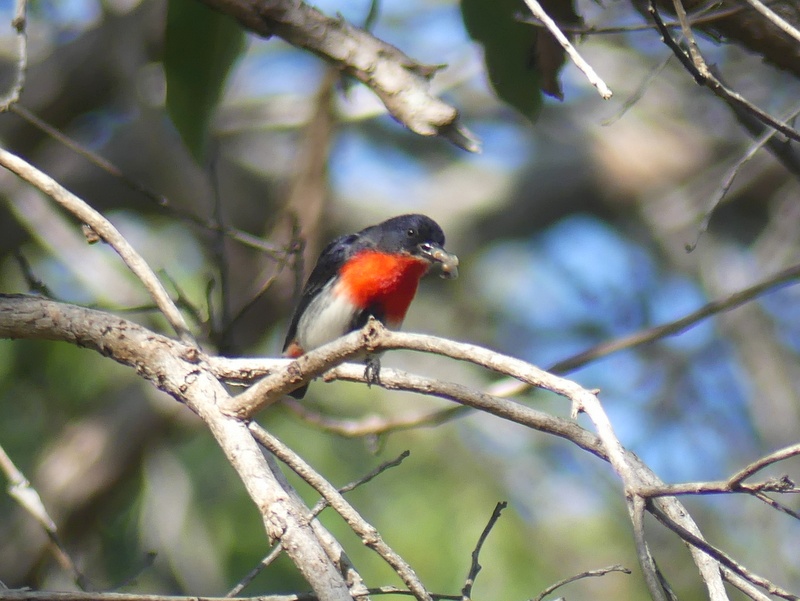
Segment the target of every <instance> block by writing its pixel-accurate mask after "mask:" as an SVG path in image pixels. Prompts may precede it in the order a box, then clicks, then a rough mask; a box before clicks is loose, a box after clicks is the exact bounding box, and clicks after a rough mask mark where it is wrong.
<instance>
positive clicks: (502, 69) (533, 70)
mask: <svg viewBox="0 0 800 601" xmlns="http://www.w3.org/2000/svg"><path fill="white" fill-rule="evenodd" d="M524 6H525V5H524V4H523V3H522V2H520V1H519V0H506V1H504V2H493V3H489V2H483V1H482V0H461V15H462V16H463V18H464V25H465V26H466V28H467V31H468V32H469V35H470V37H471V38H472V39H473V40H475V41H476V42H480V43H481V44H482V45H483V48H484V53H483V57H484V61H486V70H487V72H488V74H489V81H491V82H492V88H494V91H495V92H497V95H498V96H499V97H500V98H502V99H503V100H504V101H506V102H507V103H508V104H510V105H511V106H512V107H514V108H515V109H517V110H518V111H519V112H520V113H521V114H522V115H524V116H525V117H527V118H529V119H531V120H535V118H536V115H537V114H538V113H539V109H540V108H541V106H542V94H541V92H540V91H539V87H540V81H541V79H542V74H541V73H540V70H539V69H538V68H537V64H536V40H537V38H538V37H539V34H540V32H539V31H537V30H536V29H534V28H533V27H530V26H529V25H525V24H523V23H520V22H519V21H518V20H517V15H518V14H519V13H520V12H521V11H522V9H523V7H524ZM554 95H556V96H558V95H560V94H559V92H556V93H555V94H554Z"/></svg>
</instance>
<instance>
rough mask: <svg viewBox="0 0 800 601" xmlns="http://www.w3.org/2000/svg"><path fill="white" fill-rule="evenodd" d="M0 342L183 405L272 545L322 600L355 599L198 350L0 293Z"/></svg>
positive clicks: (98, 315) (61, 306)
mask: <svg viewBox="0 0 800 601" xmlns="http://www.w3.org/2000/svg"><path fill="white" fill-rule="evenodd" d="M0 337H3V338H39V339H46V340H63V341H66V342H70V343H72V344H77V345H79V346H83V347H86V348H90V349H93V350H96V351H98V352H99V353H101V354H103V355H104V356H107V357H110V358H112V359H114V360H115V361H117V362H119V363H122V364H123V365H128V366H131V367H133V368H134V369H135V370H136V372H137V373H138V374H139V375H140V376H141V377H143V378H145V379H147V380H149V381H151V382H152V383H153V384H154V385H155V386H156V387H158V388H159V389H161V390H163V391H164V392H166V393H168V394H170V395H171V396H172V397H174V398H175V399H177V400H179V401H180V402H182V403H184V404H186V405H187V406H188V407H189V408H190V409H191V410H192V411H194V412H195V413H197V414H198V415H199V416H200V417H201V419H202V420H203V421H204V422H205V423H206V425H207V426H208V428H209V430H210V431H211V433H212V434H213V435H214V438H215V439H216V440H217V443H218V444H219V446H220V448H221V449H222V451H223V452H224V454H225V456H226V457H227V459H228V462H229V463H230V464H231V465H232V466H233V468H234V469H235V470H236V471H237V473H238V474H239V477H240V478H241V480H242V482H243V484H244V485H245V488H246V490H247V492H248V494H249V495H250V497H251V499H252V500H253V502H254V503H255V505H256V507H257V508H258V509H259V511H260V513H261V516H262V519H263V522H264V527H265V530H266V532H267V534H268V535H269V537H270V539H271V540H281V541H282V542H283V543H284V545H285V547H286V550H287V553H288V555H289V556H290V557H291V559H292V561H293V562H294V564H295V565H296V566H297V568H298V569H299V570H300V572H301V573H302V575H303V577H304V578H305V579H306V580H307V581H308V583H309V584H310V585H311V587H312V589H313V590H314V591H315V593H316V594H317V596H318V598H319V599H320V601H346V600H349V599H351V598H352V596H351V595H350V592H349V590H348V587H347V584H346V582H345V581H344V578H343V576H342V574H341V573H340V572H339V570H338V569H337V567H336V565H335V564H334V563H333V561H332V560H331V558H330V557H328V555H327V554H326V552H325V549H324V547H323V545H322V544H321V542H320V540H319V538H318V537H317V535H316V534H315V532H314V530H313V529H312V528H311V526H310V525H309V524H308V522H307V521H306V520H305V508H303V507H300V506H299V505H297V504H296V503H295V501H294V500H293V499H292V498H291V496H290V495H289V494H288V493H287V492H286V491H285V490H284V489H283V488H282V486H281V485H280V483H279V482H278V480H277V479H276V476H275V474H273V473H272V471H271V470H270V469H269V467H268V466H267V463H266V460H265V458H264V455H263V454H262V453H261V449H260V448H259V446H258V444H257V443H256V442H255V440H253V437H252V435H251V434H250V433H249V431H248V429H247V425H246V424H244V423H242V422H241V421H239V420H237V419H234V418H231V417H229V416H227V415H224V414H223V413H222V412H221V411H220V409H219V405H220V404H223V403H225V402H226V400H229V398H230V397H229V395H228V393H227V391H226V390H225V388H224V387H223V386H222V384H221V383H220V382H219V381H218V380H217V379H216V377H214V376H213V375H212V374H211V372H210V370H209V369H208V368H207V367H206V363H205V361H204V359H205V358H204V356H203V355H202V353H200V352H199V351H198V350H197V349H196V348H195V347H193V346H188V345H185V344H181V343H179V342H177V341H175V340H171V339H169V338H167V337H165V336H160V335H158V334H155V333H154V332H151V331H150V330H147V329H146V328H144V327H142V326H140V325H138V324H135V323H132V322H129V321H126V320H124V319H121V318H119V317H116V316H112V315H109V314H107V313H103V312H100V311H94V310H92V309H86V308H83V307H77V306H74V305H69V304H65V303H58V302H55V301H50V300H46V299H41V298H36V297H27V296H20V295H2V294H0Z"/></svg>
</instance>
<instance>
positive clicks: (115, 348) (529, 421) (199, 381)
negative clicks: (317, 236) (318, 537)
mask: <svg viewBox="0 0 800 601" xmlns="http://www.w3.org/2000/svg"><path fill="white" fill-rule="evenodd" d="M0 337H10V338H17V337H25V338H46V339H52V340H65V341H68V342H72V343H75V344H80V345H82V346H85V347H88V348H92V349H95V350H97V351H99V352H101V353H103V354H104V355H107V356H110V357H112V358H113V359H115V360H116V361H118V362H120V363H123V364H126V365H131V366H133V367H135V368H136V369H137V372H138V373H139V374H140V375H141V376H142V377H145V378H147V379H149V380H151V381H153V382H154V383H155V384H156V385H157V386H158V387H159V388H161V389H162V390H165V391H166V392H168V393H169V394H171V395H173V396H174V397H175V398H177V399H179V400H182V401H183V402H185V403H186V404H187V405H188V406H189V407H190V408H191V409H193V410H194V411H196V412H197V413H198V414H199V415H200V416H201V417H202V418H203V419H204V421H205V422H206V423H207V424H208V426H209V428H210V429H211V431H212V433H213V434H214V435H215V437H216V438H217V440H218V442H219V444H220V446H221V447H222V448H223V450H224V451H225V453H226V455H227V456H228V459H229V461H230V462H231V464H232V465H233V466H234V468H235V469H236V470H237V471H238V472H239V473H240V475H241V477H242V480H243V481H244V482H245V485H246V486H247V488H248V492H249V493H250V495H251V497H252V498H253V500H254V501H255V502H256V504H257V505H258V507H259V508H261V509H262V511H264V512H265V524H266V526H267V530H268V532H270V533H271V534H272V533H276V534H277V533H280V534H281V539H282V540H283V541H284V542H286V540H287V537H289V538H290V539H291V540H292V541H293V544H292V545H289V546H287V550H288V549H290V548H291V549H293V550H294V551H295V552H298V551H299V549H303V550H305V549H306V547H305V543H309V544H311V545H312V550H313V549H314V548H317V547H314V545H318V543H311V542H310V541H308V540H307V539H306V538H304V537H306V536H307V533H306V531H305V530H304V528H305V526H307V521H305V520H304V519H303V517H302V516H303V514H302V512H301V511H300V510H299V509H298V508H297V507H295V506H294V505H292V504H291V503H290V501H291V499H290V497H288V496H287V495H286V493H285V492H284V491H283V489H281V488H280V487H278V488H275V487H274V486H273V485H272V482H273V481H274V475H273V474H272V473H271V472H269V470H267V471H266V472H264V470H265V469H266V468H264V467H263V461H264V458H263V456H262V455H261V453H260V452H258V451H257V447H255V448H253V447H252V446H251V443H253V444H255V443H254V441H253V440H252V437H249V436H248V437H245V436H244V435H243V433H242V428H244V429H245V430H246V427H245V426H244V424H242V423H241V422H240V421H239V420H237V419H234V418H231V417H228V416H227V415H225V414H223V412H222V408H223V407H228V408H230V407H232V408H234V409H236V408H239V409H240V410H241V411H242V413H243V414H245V415H246V414H248V413H249V412H250V411H253V410H254V407H256V406H258V401H259V397H256V398H255V399H254V400H255V401H256V405H250V404H242V405H240V404H239V402H240V400H241V398H240V397H241V396H242V395H240V397H237V398H235V399H231V398H230V397H229V396H228V394H227V392H226V391H225V390H224V389H223V388H222V386H221V385H220V384H219V382H218V381H217V380H216V379H215V376H214V374H216V373H217V371H218V369H219V366H220V365H227V366H230V361H229V360H226V359H223V358H219V357H207V356H205V355H203V354H202V353H199V352H198V351H197V350H196V349H194V348H192V347H187V346H184V345H181V344H179V343H177V342H175V341H173V340H170V339H168V338H165V337H163V336H158V335H156V334H153V333H152V332H149V331H148V330H146V329H145V328H142V327H141V326H138V325H136V324H132V323H130V322H127V321H125V320H122V319H120V318H117V317H111V316H109V315H107V314H104V313H100V312H97V311H92V310H90V309H83V308H81V307H75V306H72V305H65V304H63V303H56V302H54V301H49V300H45V299H39V298H33V297H24V296H14V295H0ZM359 345H360V350H361V351H363V350H369V351H374V350H376V349H378V348H386V349H388V348H408V349H411V350H418V351H427V352H433V353H439V354H443V355H446V356H451V357H453V358H456V359H461V360H467V361H471V362H473V363H476V364H479V365H483V366H484V367H487V368H489V369H492V370H495V371H498V372H500V373H505V374H507V375H513V376H514V377H518V378H520V379H521V380H523V381H524V382H527V383H529V384H533V385H537V386H541V387H544V388H547V389H549V390H553V391H554V392H557V393H558V394H562V395H564V396H566V397H567V398H570V399H572V401H573V405H574V406H576V407H577V408H579V409H582V410H586V409H590V410H591V411H592V412H593V413H592V415H593V419H595V420H597V421H596V423H599V424H600V425H601V427H602V421H601V420H599V419H598V412H599V411H601V409H599V407H595V406H593V403H592V401H591V399H593V398H594V399H595V402H596V398H595V396H594V394H593V393H592V392H591V391H587V390H584V389H583V388H581V387H580V386H578V385H577V384H575V383H572V382H569V381H567V380H564V379H563V378H558V377H557V376H552V375H551V374H547V373H546V372H542V371H541V370H539V369H537V368H535V367H534V366H532V365H529V364H527V363H525V362H523V361H520V360H518V359H513V358H510V357H505V356H503V355H499V354H497V353H494V352H492V351H489V350H487V349H482V348H480V347H476V346H474V345H469V344H462V343H457V342H453V341H448V340H443V339H439V338H435V337H432V336H422V335H419V334H401V333H397V332H388V331H386V330H385V328H382V327H379V326H376V325H375V324H374V323H370V324H368V325H367V327H365V329H364V330H362V331H358V332H354V333H352V334H350V335H348V336H346V337H344V338H341V339H339V340H338V341H336V342H334V343H331V344H329V345H326V346H325V347H322V348H321V349H318V350H319V351H320V352H319V353H317V355H316V356H313V355H314V353H309V354H308V355H305V357H304V358H303V357H301V358H300V359H298V360H296V361H289V360H285V359H284V360H278V359H271V360H268V361H269V363H270V365H272V366H276V367H279V368H278V369H277V370H276V371H275V372H273V373H271V375H269V376H267V377H266V378H264V379H263V380H262V381H261V382H259V383H257V384H255V385H254V386H253V387H252V388H253V389H255V388H257V387H259V386H260V385H261V384H262V383H263V382H265V381H269V380H270V379H272V381H273V382H274V383H275V385H276V386H278V387H282V386H286V382H294V385H295V386H297V385H299V383H301V382H302V381H303V380H304V379H305V381H307V380H308V379H310V378H311V377H312V375H313V373H315V370H320V371H321V370H324V366H325V362H326V361H328V362H329V363H331V364H334V363H336V362H337V361H341V358H342V356H347V355H348V353H351V352H359ZM315 352H316V351H315ZM337 352H338V353H339V355H338V356H337V355H336V353H337ZM281 366H282V367H281ZM304 369H305V371H303V370H304ZM242 377H243V374H242ZM276 378H277V379H276ZM326 378H328V379H345V380H351V381H361V382H363V381H364V369H363V366H356V365H339V366H338V367H336V368H334V369H331V370H329V372H328V373H327V374H326ZM380 386H383V387H385V388H390V389H391V388H394V389H401V390H409V391H415V392H422V393H424V394H428V395H434V396H438V397H442V398H446V399H450V400H453V401H456V402H458V403H461V404H464V405H468V406H471V407H474V408H477V409H482V410H484V411H486V412H488V413H491V414H494V415H497V416H500V417H503V418H505V419H508V420H511V421H514V422H516V423H519V424H522V425H525V426H528V427H531V428H534V429H537V430H540V431H542V432H547V433H550V434H553V435H555V436H559V437H562V438H566V439H568V440H570V441H571V442H572V443H574V444H576V445H577V446H579V447H580V448H583V449H585V450H587V451H589V452H591V453H593V454H595V455H597V456H598V457H600V458H602V459H604V460H606V461H611V462H612V465H614V467H615V471H617V473H618V474H619V476H620V478H621V479H622V480H623V484H624V488H625V491H626V493H628V492H629V491H632V492H633V494H635V490H636V487H648V486H656V487H657V486H663V482H661V480H660V479H659V478H658V477H657V476H656V475H655V474H654V473H653V472H652V470H650V468H649V467H647V465H645V464H644V463H642V462H641V460H640V459H639V458H638V457H636V455H634V454H633V453H630V452H628V451H626V450H625V449H623V448H621V447H619V448H617V444H618V442H614V440H611V441H609V440H608V438H609V437H608V433H607V432H601V434H602V436H603V439H601V438H600V437H598V436H595V435H594V434H592V433H590V432H588V431H587V430H585V429H584V428H581V427H580V426H578V425H577V424H576V423H575V422H573V421H570V420H566V419H562V418H557V417H553V416H551V415H548V414H546V413H544V412H541V411H536V410H535V409H532V408H531V407H527V406H525V405H522V404H520V403H516V402H513V401H510V400H507V399H501V398H498V397H495V396H491V395H488V394H486V393H483V392H480V391H477V390H474V389H472V388H469V387H467V386H462V385H459V384H453V383H448V382H441V381H438V380H432V379H429V378H422V377H419V376H411V375H409V374H404V373H402V372H399V371H396V370H391V369H387V368H384V369H382V370H381V380H380ZM260 394H266V395H267V396H269V395H270V391H269V389H267V390H262V391H261V392H260ZM328 486H330V485H328ZM650 503H651V504H652V505H653V507H657V508H658V509H659V511H661V512H663V514H664V515H666V516H668V517H669V518H670V519H672V520H674V521H675V522H676V523H677V524H680V525H681V527H682V528H683V529H684V530H686V531H687V532H690V533H691V534H692V535H693V536H694V537H695V538H697V539H698V540H702V537H701V534H700V531H699V529H698V528H697V526H696V524H695V523H694V521H693V520H692V518H691V517H690V515H689V513H688V512H687V511H686V509H685V508H683V506H682V505H681V504H680V503H679V502H678V501H677V500H676V499H675V498H674V497H664V498H656V499H652V500H651V501H650ZM651 511H652V509H651ZM370 540H372V539H370ZM297 541H302V542H297ZM298 547H299V549H298ZM691 550H692V556H693V558H694V561H695V563H696V564H697V566H698V568H699V570H700V573H701V575H702V577H703V580H704V582H705V583H706V586H707V587H708V590H709V594H710V597H711V599H713V600H717V599H726V598H727V597H726V596H725V593H724V585H723V583H722V580H721V577H720V574H719V565H718V563H717V562H716V561H715V560H714V559H712V558H711V557H709V556H708V555H706V554H705V553H704V552H703V551H701V550H699V549H696V548H694V547H692V548H691ZM314 552H315V553H316V551H314ZM319 552H320V553H322V554H323V555H324V550H322V549H319ZM292 559H293V560H294V561H295V563H297V564H298V565H300V563H298V562H301V563H302V562H303V561H309V558H308V557H304V556H293V557H292ZM316 561H320V559H319V557H318V556H317V559H314V560H311V565H318V564H317V563H315V562H316ZM321 561H322V564H321V565H325V566H327V565H329V564H328V561H329V558H328V557H327V556H325V557H324V559H322V560H321ZM300 567H301V569H302V566H300ZM312 571H313V570H312ZM334 571H335V570H334ZM337 574H338V573H337ZM326 575H330V574H329V573H328V572H323V573H313V574H308V573H307V572H304V576H306V578H307V579H309V582H311V583H312V586H313V587H314V589H315V590H318V588H317V586H323V587H324V586H325V584H324V583H325V582H326V578H327V577H328V576H326ZM337 577H339V578H340V575H338V576H337ZM314 583H316V585H315V584H314ZM342 584H343V583H342ZM337 590H340V591H342V594H344V593H345V590H342V589H337ZM343 598H344V597H343Z"/></svg>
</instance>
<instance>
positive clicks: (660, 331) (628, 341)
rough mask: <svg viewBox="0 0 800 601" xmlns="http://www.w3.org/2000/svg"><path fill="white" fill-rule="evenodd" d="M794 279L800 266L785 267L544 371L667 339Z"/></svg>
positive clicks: (565, 369)
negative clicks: (757, 281)
mask: <svg viewBox="0 0 800 601" xmlns="http://www.w3.org/2000/svg"><path fill="white" fill-rule="evenodd" d="M798 278H800V264H798V265H793V266H792V267H788V268H786V269H784V270H783V271H779V272H778V273H776V274H774V275H772V276H770V277H768V278H767V279H765V280H762V281H761V282H759V283H758V284H754V285H753V286H750V287H749V288H745V289H743V290H739V291H738V292H734V293H733V294H731V295H729V296H726V297H724V298H721V299H719V300H715V301H711V302H710V303H708V304H706V305H703V306H702V307H700V308H699V309H697V310H696V311H693V312H691V313H689V314H688V315H685V316H684V317H681V318H680V319H676V320H675V321H670V322H668V323H665V324H662V325H660V326H654V327H652V328H645V329H643V330H639V331H638V332H634V333H633V334H629V335H627V336H622V337H620V338H617V339H616V340H611V341H610V342H603V343H601V344H598V345H597V346H594V347H592V348H590V349H589V350H586V351H583V352H582V353H578V354H577V355H573V356H572V357H568V358H566V359H563V360H561V361H559V362H557V363H555V364H554V365H552V366H551V367H550V368H549V370H548V371H551V372H554V373H562V374H563V373H568V372H570V371H572V370H575V369H577V368H579V367H582V366H584V365H586V364H587V363H590V362H591V361H596V360H597V359H600V358H601V357H605V356H607V355H610V354H612V353H616V352H619V351H622V350H625V349H629V348H632V347H635V346H639V345H642V344H646V343H648V342H653V341H655V340H659V339H661V338H666V337H668V336H675V335H677V334H680V333H682V332H684V331H686V330H688V329H689V328H691V327H692V326H695V325H696V324H698V323H699V322H701V321H702V320H704V319H706V318H708V317H711V316H712V315H716V314H718V313H722V312H724V311H730V310H731V309H735V308H736V307H739V306H741V305H743V304H745V303H747V302H750V301H751V300H754V299H755V298H757V297H759V296H761V295H762V294H765V293H768V292H773V291H775V290H777V289H779V288H782V287H783V286H785V285H787V284H788V283H790V282H793V281H794V280H797V279H798Z"/></svg>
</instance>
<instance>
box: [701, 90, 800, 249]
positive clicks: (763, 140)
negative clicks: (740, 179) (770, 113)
mask: <svg viewBox="0 0 800 601" xmlns="http://www.w3.org/2000/svg"><path fill="white" fill-rule="evenodd" d="M798 114H800V105H798V106H796V107H795V108H794V109H792V110H791V111H789V113H788V114H787V115H786V116H785V117H782V121H784V122H787V121H789V120H791V119H793V118H794V117H796V116H797V115H798ZM777 133H778V131H777V130H775V129H771V128H770V129H768V130H767V131H766V133H764V134H763V135H762V136H761V137H760V138H758V140H756V141H755V143H754V144H753V145H752V146H751V147H750V148H749V149H748V150H747V152H746V153H745V154H744V155H743V156H742V157H740V158H739V160H738V161H736V164H735V165H734V166H733V167H731V169H730V171H728V173H727V175H726V176H725V178H724V179H723V180H722V183H721V184H720V186H719V188H717V190H716V192H715V193H714V194H713V196H712V197H711V200H710V201H709V203H708V207H709V208H708V209H707V210H706V212H705V215H703V219H702V220H701V222H700V226H699V227H698V228H697V236H696V238H695V240H694V242H693V243H692V244H688V245H687V246H686V250H687V251H688V252H691V251H693V250H694V249H695V248H697V243H698V242H699V241H700V237H701V236H702V235H703V234H704V233H705V232H706V230H708V226H709V224H710V223H711V217H712V215H713V214H714V212H715V211H716V210H717V208H718V207H719V205H720V204H722V201H723V200H724V199H725V196H726V195H727V194H728V191H729V190H730V189H731V186H732V185H733V180H734V179H736V176H737V175H738V174H739V170H740V169H741V168H742V167H744V165H745V164H747V162H748V161H750V159H752V158H753V157H754V156H755V155H756V153H758V151H759V150H761V149H762V148H763V147H764V146H766V145H767V144H769V142H770V141H771V140H772V139H773V138H774V137H775V135H776V134H777Z"/></svg>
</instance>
